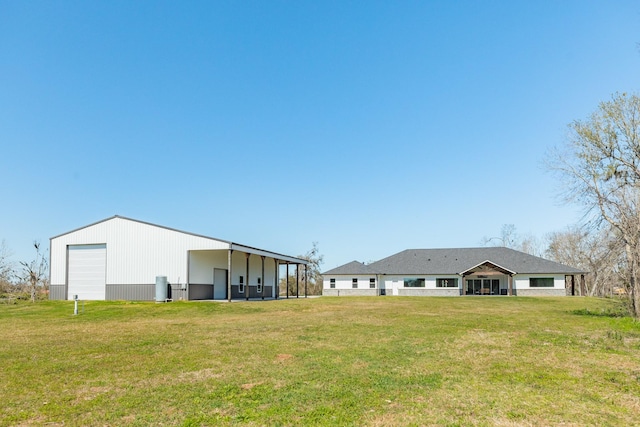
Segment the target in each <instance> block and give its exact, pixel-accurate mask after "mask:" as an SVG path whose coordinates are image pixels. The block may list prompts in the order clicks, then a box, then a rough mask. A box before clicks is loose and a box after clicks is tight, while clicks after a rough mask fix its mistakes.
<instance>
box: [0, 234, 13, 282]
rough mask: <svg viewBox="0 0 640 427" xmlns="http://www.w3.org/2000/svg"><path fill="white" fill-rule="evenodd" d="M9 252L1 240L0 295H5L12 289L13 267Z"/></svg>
mask: <svg viewBox="0 0 640 427" xmlns="http://www.w3.org/2000/svg"><path fill="white" fill-rule="evenodd" d="M11 255H12V253H11V251H10V250H9V248H8V247H7V244H6V242H5V241H4V240H3V241H2V242H1V243H0V294H4V293H7V292H9V291H10V290H11V288H12V283H11V281H12V279H13V275H14V267H13V263H12V262H11Z"/></svg>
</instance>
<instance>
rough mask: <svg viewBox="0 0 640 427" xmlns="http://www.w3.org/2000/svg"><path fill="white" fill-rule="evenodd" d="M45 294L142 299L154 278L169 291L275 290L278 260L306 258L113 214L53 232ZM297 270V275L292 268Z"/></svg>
mask: <svg viewBox="0 0 640 427" xmlns="http://www.w3.org/2000/svg"><path fill="white" fill-rule="evenodd" d="M50 245H51V246H50V256H51V259H50V282H49V283H50V288H49V297H50V299H55V300H67V299H73V298H74V296H76V295H77V298H78V299H80V300H143V301H144V300H147V301H152V300H154V299H156V296H157V292H156V291H157V283H158V278H166V281H167V282H168V284H167V286H166V288H167V299H173V300H180V299H182V300H214V299H215V300H231V299H250V298H252V299H256V298H257V299H265V298H277V297H278V291H279V290H278V281H279V276H280V269H281V266H286V270H287V274H288V270H289V266H292V267H293V266H295V268H299V267H300V266H302V267H303V268H305V271H306V266H307V261H305V260H303V259H299V258H296V257H292V256H288V255H282V254H279V253H276V252H271V251H268V250H264V249H258V248H254V247H251V246H246V245H241V244H239V243H234V242H230V241H226V240H221V239H215V238H212V237H206V236H201V235H198V234H192V233H187V232H184V231H179V230H175V229H172V228H167V227H162V226H159V225H155V224H150V223H147V222H143V221H137V220H133V219H130V218H125V217H121V216H113V217H111V218H107V219H105V220H103V221H99V222H96V223H94V224H90V225H87V226H85V227H82V228H78V229H76V230H73V231H69V232H67V233H64V234H61V235H59V236H56V237H52V238H51V241H50ZM296 277H298V275H297V274H296Z"/></svg>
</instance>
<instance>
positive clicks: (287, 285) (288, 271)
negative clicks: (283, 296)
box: [287, 261, 289, 299]
mask: <svg viewBox="0 0 640 427" xmlns="http://www.w3.org/2000/svg"><path fill="white" fill-rule="evenodd" d="M287 299H289V261H287Z"/></svg>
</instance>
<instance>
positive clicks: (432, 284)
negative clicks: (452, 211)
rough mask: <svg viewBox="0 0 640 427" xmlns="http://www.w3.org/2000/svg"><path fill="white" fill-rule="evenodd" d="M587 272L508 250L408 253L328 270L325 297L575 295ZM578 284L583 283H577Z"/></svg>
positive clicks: (456, 250)
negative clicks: (369, 262)
mask: <svg viewBox="0 0 640 427" xmlns="http://www.w3.org/2000/svg"><path fill="white" fill-rule="evenodd" d="M585 274H586V272H584V271H581V270H578V269H576V268H573V267H569V266H566V265H562V264H559V263H557V262H553V261H549V260H547V259H544V258H540V257H536V256H533V255H529V254H526V253H524V252H520V251H516V250H513V249H509V248H504V247H485V248H452V249H407V250H405V251H402V252H399V253H397V254H395V255H391V256H389V257H387V258H384V259H381V260H380V261H376V262H373V263H371V264H368V265H365V264H363V263H361V262H358V261H352V262H350V263H348V264H345V265H342V266H340V267H337V268H334V269H332V270H329V271H326V272H324V273H323V274H322V276H323V291H322V293H323V295H330V296H342V295H407V296H408V295H415V296H418V295H420V296H460V295H486V296H491V295H520V296H532V295H535V296H541V295H549V296H552V295H556V296H559V295H566V294H567V288H570V290H569V292H570V294H571V295H573V294H574V293H575V288H576V286H578V285H583V284H584V275H585ZM578 280H579V283H578Z"/></svg>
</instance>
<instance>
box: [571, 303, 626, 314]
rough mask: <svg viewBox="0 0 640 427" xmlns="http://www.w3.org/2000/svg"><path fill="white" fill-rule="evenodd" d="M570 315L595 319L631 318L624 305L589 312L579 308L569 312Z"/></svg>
mask: <svg viewBox="0 0 640 427" xmlns="http://www.w3.org/2000/svg"><path fill="white" fill-rule="evenodd" d="M570 313H571V314H577V315H579V316H596V317H631V313H630V311H629V308H628V307H626V306H625V305H622V304H620V305H616V306H615V307H607V308H601V309H600V310H589V309H588V308H580V309H578V310H571V311H570Z"/></svg>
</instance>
